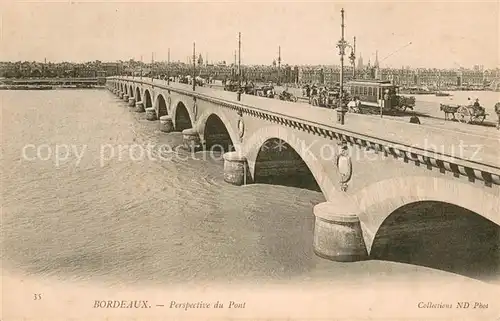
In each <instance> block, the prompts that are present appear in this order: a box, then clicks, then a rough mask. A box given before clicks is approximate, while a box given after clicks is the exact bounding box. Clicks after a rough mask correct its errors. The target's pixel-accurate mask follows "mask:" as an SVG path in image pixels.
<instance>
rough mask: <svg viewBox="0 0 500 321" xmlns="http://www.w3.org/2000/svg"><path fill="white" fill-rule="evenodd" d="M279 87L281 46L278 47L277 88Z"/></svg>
mask: <svg viewBox="0 0 500 321" xmlns="http://www.w3.org/2000/svg"><path fill="white" fill-rule="evenodd" d="M280 85H281V46H278V86H280Z"/></svg>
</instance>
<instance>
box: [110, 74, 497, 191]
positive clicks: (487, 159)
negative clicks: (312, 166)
mask: <svg viewBox="0 0 500 321" xmlns="http://www.w3.org/2000/svg"><path fill="white" fill-rule="evenodd" d="M109 79H110V80H115V81H121V82H130V83H135V84H136V85H143V86H148V87H150V88H155V87H156V88H158V89H164V90H167V91H169V92H175V93H177V94H180V95H184V96H189V97H195V98H196V99H199V100H202V101H206V102H210V103H213V104H216V105H218V106H220V107H223V108H227V109H229V110H232V111H236V112H238V113H244V114H247V115H249V116H252V117H255V118H258V119H261V120H264V121H266V122H270V123H273V124H277V125H280V126H283V127H288V128H292V129H294V130H299V131H305V132H307V133H309V134H312V135H315V136H318V137H320V138H323V139H329V140H336V141H342V142H346V143H347V144H349V145H351V146H354V145H356V146H358V147H360V148H363V149H366V150H372V151H373V152H375V153H381V154H382V155H384V156H386V157H392V158H396V159H399V160H401V161H403V162H404V163H409V162H412V163H414V164H415V165H417V166H419V165H422V166H425V167H427V168H437V169H438V170H439V171H441V172H445V171H446V172H451V173H453V175H454V176H465V177H467V178H468V179H469V180H472V181H476V180H478V181H483V182H484V184H485V185H487V186H491V185H492V184H495V185H500V161H499V159H500V153H499V152H498V148H495V146H498V144H500V139H494V138H492V139H489V140H488V141H487V142H485V140H484V139H483V140H482V141H481V144H484V146H483V147H481V146H482V145H481V144H478V140H477V138H475V137H472V136H467V135H464V136H463V137H461V138H460V139H459V140H457V133H456V132H451V131H444V130H439V129H437V128H433V127H429V126H424V125H420V126H417V125H415V124H409V123H406V122H400V121H395V120H386V119H380V118H378V117H371V116H367V115H357V114H349V116H348V120H347V122H346V125H344V126H340V125H337V124H335V123H334V118H333V115H332V113H331V110H329V109H325V108H318V107H309V106H304V105H297V104H294V103H288V102H282V101H279V100H271V99H268V98H261V97H255V96H248V95H243V96H242V100H241V101H236V95H235V94H234V93H230V92H224V91H220V90H213V89H210V88H205V87H197V90H196V91H192V89H190V86H188V85H184V84H178V83H172V82H171V83H170V85H167V84H166V81H161V80H154V81H151V80H145V79H140V78H133V77H130V78H120V77H111V78H109ZM257 106H258V107H257ZM307 109H311V112H310V113H309V112H305V110H307ZM329 119H331V122H332V123H330V124H328V123H326V122H325V120H329ZM388 124H390V128H391V131H389V130H388V128H389V127H388ZM478 150H480V151H479V152H478Z"/></svg>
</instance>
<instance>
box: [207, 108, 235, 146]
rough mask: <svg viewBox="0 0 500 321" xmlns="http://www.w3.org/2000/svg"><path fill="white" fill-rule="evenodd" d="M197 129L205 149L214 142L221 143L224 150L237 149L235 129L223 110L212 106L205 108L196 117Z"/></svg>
mask: <svg viewBox="0 0 500 321" xmlns="http://www.w3.org/2000/svg"><path fill="white" fill-rule="evenodd" d="M197 131H198V133H199V134H200V138H201V140H202V141H204V142H205V147H206V148H207V149H210V146H211V145H214V144H219V145H222V146H223V147H224V151H233V150H238V149H239V137H238V134H237V129H236V128H234V126H232V123H231V122H230V121H229V118H228V117H227V115H226V114H225V113H224V111H223V110H217V109H212V108H209V109H207V110H205V111H204V113H203V114H201V115H200V116H199V118H198V122H197ZM230 147H231V148H230Z"/></svg>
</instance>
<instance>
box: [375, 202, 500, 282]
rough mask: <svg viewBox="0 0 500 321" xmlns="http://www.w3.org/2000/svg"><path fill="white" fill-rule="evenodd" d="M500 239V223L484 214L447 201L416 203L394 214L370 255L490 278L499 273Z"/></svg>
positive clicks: (405, 206)
mask: <svg viewBox="0 0 500 321" xmlns="http://www.w3.org/2000/svg"><path fill="white" fill-rule="evenodd" d="M499 240H500V226H499V225H497V224H495V223H494V222H492V221H491V220H489V219H487V218H485V217H483V216H482V215H481V214H479V213H475V212H473V211H471V210H468V209H466V208H463V207H461V206H458V205H454V204H450V203H447V202H442V201H416V202H412V203H408V204H406V205H404V206H401V207H399V208H397V209H396V210H395V211H393V212H391V213H389V215H388V216H387V217H386V218H385V220H384V221H383V223H382V225H381V226H380V227H379V229H378V231H377V233H376V235H375V238H374V240H373V244H372V247H371V251H370V257H371V258H372V259H378V260H385V261H395V262H400V263H407V264H413V265H420V266H425V267H430V268H434V269H439V270H444V271H447V272H452V273H456V274H461V275H465V276H468V277H472V278H477V279H483V280H486V279H489V278H491V277H492V276H495V277H498V275H499V274H500V242H499Z"/></svg>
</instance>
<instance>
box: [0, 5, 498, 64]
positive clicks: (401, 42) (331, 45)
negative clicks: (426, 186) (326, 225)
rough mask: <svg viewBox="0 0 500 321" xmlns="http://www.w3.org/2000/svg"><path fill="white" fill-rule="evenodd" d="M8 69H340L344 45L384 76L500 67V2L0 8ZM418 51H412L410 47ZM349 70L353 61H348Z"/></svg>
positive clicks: (0, 54)
mask: <svg viewBox="0 0 500 321" xmlns="http://www.w3.org/2000/svg"><path fill="white" fill-rule="evenodd" d="M0 2H1V3H0V14H1V16H0V18H1V21H0V22H1V30H0V61H19V60H21V61H25V60H27V61H43V60H44V59H47V61H52V62H61V61H73V62H83V61H92V60H101V61H117V60H129V59H135V60H140V59H141V57H142V59H143V61H145V62H150V61H151V56H152V54H153V56H154V59H155V61H157V60H164V61H166V60H167V55H168V49H169V48H170V53H171V54H170V57H171V61H178V60H180V61H183V62H186V61H187V59H188V56H190V55H192V51H193V42H195V43H196V52H197V55H198V54H200V53H201V54H202V56H203V58H204V59H205V58H206V57H208V60H209V61H214V62H215V61H222V60H225V61H228V62H232V61H234V52H235V50H237V48H238V32H241V40H242V45H241V50H242V51H241V60H242V63H243V64H271V63H272V61H273V60H274V59H277V57H278V47H279V46H280V47H281V57H282V64H290V65H295V64H311V65H314V64H339V62H340V56H339V51H338V49H337V48H336V47H335V44H336V42H337V41H338V40H339V39H340V37H341V28H340V25H341V18H340V10H341V8H344V10H345V37H346V40H347V41H349V42H351V43H352V39H353V36H356V53H357V56H358V57H359V55H361V56H362V57H363V60H364V62H365V64H366V63H367V62H368V60H369V59H371V61H372V63H373V61H374V59H375V53H376V51H378V57H379V62H380V65H381V67H395V68H401V67H402V66H411V67H431V68H432V67H436V68H457V67H465V68H471V67H472V66H473V65H475V64H479V65H484V66H485V67H487V68H494V67H498V66H500V49H499V48H500V42H499V38H500V31H499V30H500V11H499V10H500V1H499V0H497V1H489V2H477V1H476V2H463V1H453V2H452V1H447V2H443V1H441V2H429V1H419V2H404V1H401V0H399V1H389V0H388V1H383V2H382V1H378V2H376V1H363V2H361V1H358V2H352V1H349V2H347V1H346V2H332V1H323V2H298V1H287V2H285V1H281V2H264V1H258V2H257V1H254V2H250V1H246V2H234V1H232V2H228V1H225V2H223V1H218V2H215V1H212V2H207V1H205V2H187V1H184V2H179V1H178V2H158V1H156V2H138V1H135V2H132V1H129V2H126V1H106V2H105V1H98V2H90V1H83V2H82V1H59V2H54V1H52V2H44V3H42V2H14V1H9V0H1V1H0ZM410 42H411V44H409V43H410ZM346 63H348V60H346Z"/></svg>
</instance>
